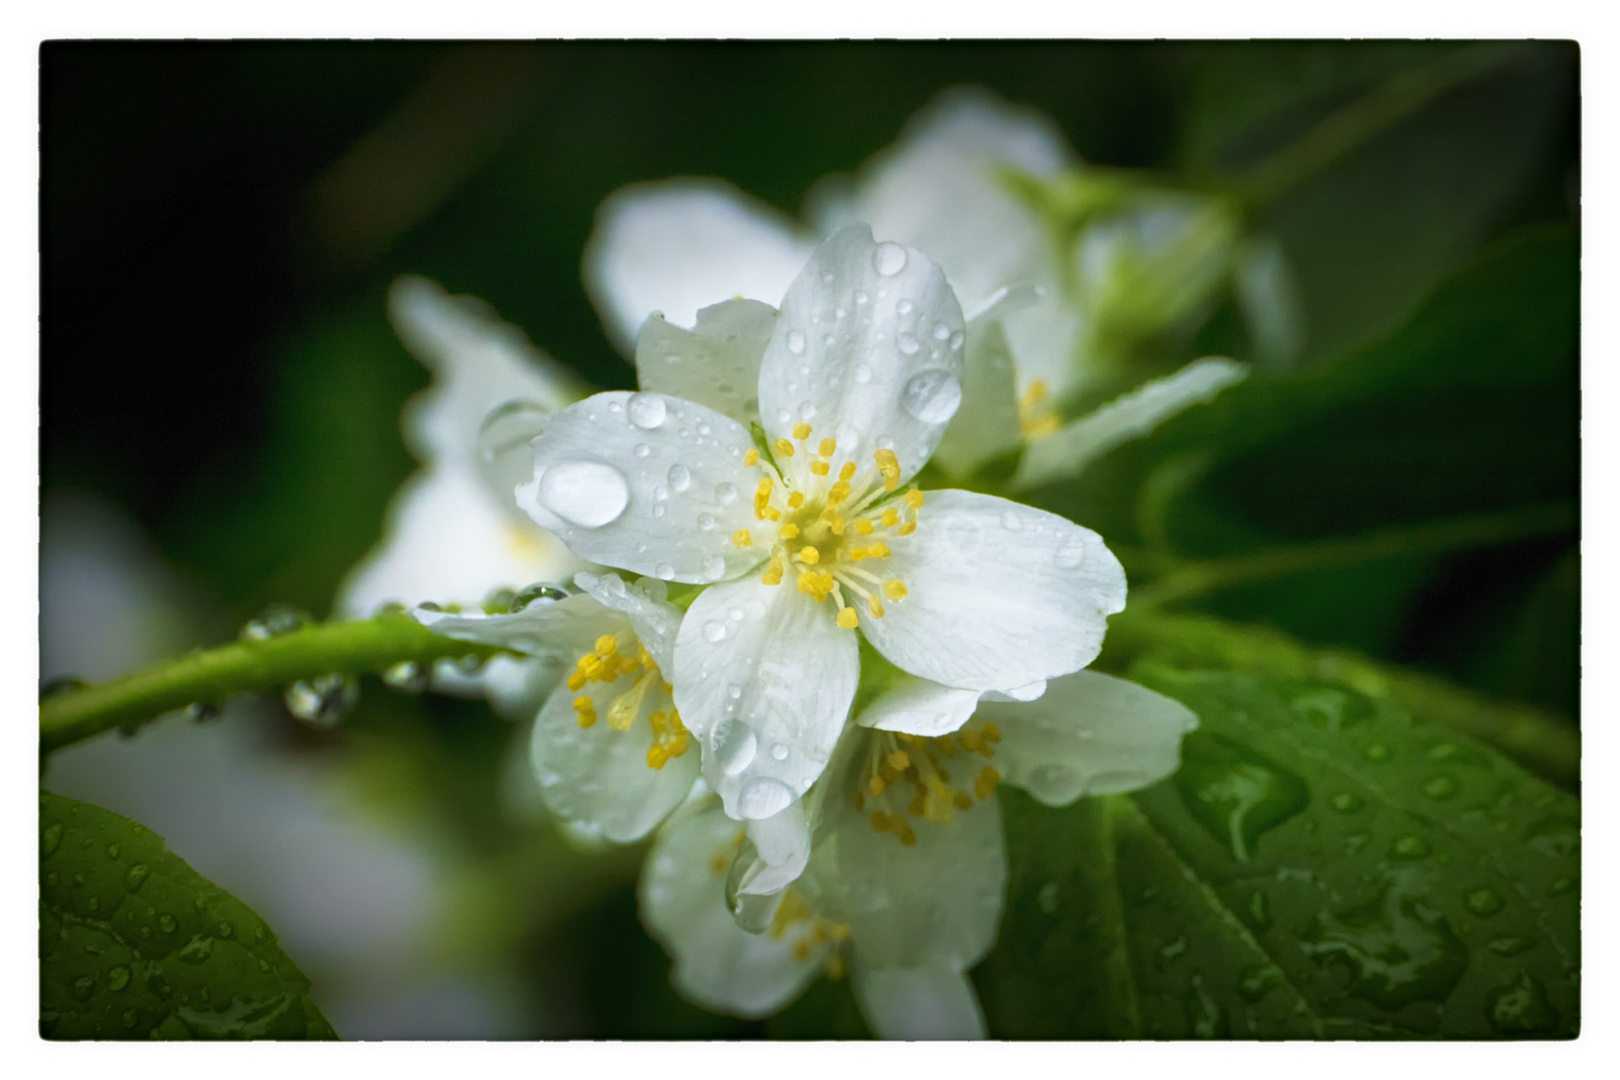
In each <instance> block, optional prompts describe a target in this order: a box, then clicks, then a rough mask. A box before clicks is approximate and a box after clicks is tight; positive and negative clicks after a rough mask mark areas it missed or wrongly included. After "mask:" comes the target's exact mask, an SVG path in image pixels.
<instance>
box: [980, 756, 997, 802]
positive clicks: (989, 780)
mask: <svg viewBox="0 0 1620 1080" xmlns="http://www.w3.org/2000/svg"><path fill="white" fill-rule="evenodd" d="M1000 782H1001V774H1000V773H998V772H997V771H996V770H995V767H994V766H992V765H986V766H985V767H984V768H983V769H982V770H980V772H979V775H978V777H977V778H976V779H975V780H974V781H973V794H974V795H976V796H977V797H978V798H979V801H981V802H983V801H984V800H985V799H988V798H989V797H990V796H991V795H993V794H995V791H996V785H997V784H999V783H1000Z"/></svg>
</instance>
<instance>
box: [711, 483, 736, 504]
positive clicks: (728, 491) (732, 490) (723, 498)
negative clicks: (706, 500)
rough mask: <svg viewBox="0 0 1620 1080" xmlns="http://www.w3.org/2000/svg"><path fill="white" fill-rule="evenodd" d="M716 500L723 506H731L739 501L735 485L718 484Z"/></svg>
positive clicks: (715, 488) (715, 490)
mask: <svg viewBox="0 0 1620 1080" xmlns="http://www.w3.org/2000/svg"><path fill="white" fill-rule="evenodd" d="M714 498H715V501H716V502H718V503H719V504H720V505H721V506H730V505H731V504H732V503H734V502H736V501H737V487H736V485H735V484H716V485H715V486H714Z"/></svg>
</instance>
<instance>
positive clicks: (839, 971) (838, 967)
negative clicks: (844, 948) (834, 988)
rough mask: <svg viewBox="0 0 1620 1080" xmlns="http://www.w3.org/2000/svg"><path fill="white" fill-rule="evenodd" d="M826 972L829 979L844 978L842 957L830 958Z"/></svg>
mask: <svg viewBox="0 0 1620 1080" xmlns="http://www.w3.org/2000/svg"><path fill="white" fill-rule="evenodd" d="M825 970H826V972H827V978H829V979H842V978H843V977H844V958H843V957H842V956H833V957H831V958H829V959H828V960H827V967H826V969H825Z"/></svg>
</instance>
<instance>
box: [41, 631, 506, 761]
mask: <svg viewBox="0 0 1620 1080" xmlns="http://www.w3.org/2000/svg"><path fill="white" fill-rule="evenodd" d="M499 651H500V650H498V649H494V648H490V647H488V646H484V645H475V644H471V643H469V642H465V641H455V640H452V639H451V638H447V637H441V636H439V635H438V634H435V633H432V632H431V631H429V630H428V629H427V628H425V627H423V626H422V625H421V624H420V623H418V622H417V621H416V620H415V619H412V618H410V617H409V616H407V615H397V614H394V615H380V616H378V617H376V618H374V619H362V620H356V621H353V622H338V623H327V624H325V625H321V626H310V627H306V628H304V629H302V630H297V631H294V632H293V633H290V634H285V635H283V636H281V637H273V638H267V639H264V640H260V641H234V642H232V643H230V644H229V645H221V646H219V647H218V648H214V649H205V650H198V651H196V652H192V653H189V654H187V655H185V656H182V657H180V658H178V659H176V660H172V661H170V662H168V663H166V664H161V665H159V666H158V667H155V668H149V669H147V670H146V671H138V672H136V673H134V674H132V675H125V676H124V677H123V678H120V679H114V680H113V681H112V682H108V683H102V684H101V685H99V686H88V687H85V688H84V689H82V690H74V691H71V692H69V693H65V694H60V695H57V696H53V697H50V698H48V699H46V700H45V701H42V702H40V707H39V745H40V752H41V753H50V752H51V751H52V750H59V749H61V748H62V747H64V746H68V745H70V744H72V743H76V742H79V741H80V740H83V739H88V738H90V737H91V736H93V735H99V734H101V733H102V732H104V731H110V730H112V729H113V728H116V727H120V726H122V725H125V724H139V723H144V722H146V721H148V720H151V719H153V718H155V717H157V716H160V715H162V714H163V713H166V712H169V711H171V710H173V709H179V708H183V707H184V706H186V705H189V704H191V703H193V702H219V701H223V700H224V699H225V698H227V697H230V696H231V695H232V694H243V693H253V692H255V691H263V690H279V689H281V688H282V687H285V686H287V685H288V684H290V683H294V682H297V681H298V680H300V679H312V678H315V677H317V676H320V675H325V674H328V673H331V672H342V673H344V674H359V673H361V672H365V671H377V670H380V669H382V668H385V667H388V666H389V665H391V664H395V663H399V662H400V661H406V660H409V661H415V662H417V663H430V662H432V661H434V660H440V659H443V658H446V657H455V656H467V655H475V656H493V655H495V654H496V653H497V652H499Z"/></svg>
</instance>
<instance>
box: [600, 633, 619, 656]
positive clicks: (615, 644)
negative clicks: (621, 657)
mask: <svg viewBox="0 0 1620 1080" xmlns="http://www.w3.org/2000/svg"><path fill="white" fill-rule="evenodd" d="M618 651H619V639H618V638H616V637H614V636H613V635H612V634H603V635H602V636H601V637H599V638H597V639H596V655H597V656H601V657H608V656H612V655H613V654H614V653H616V652H618Z"/></svg>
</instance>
